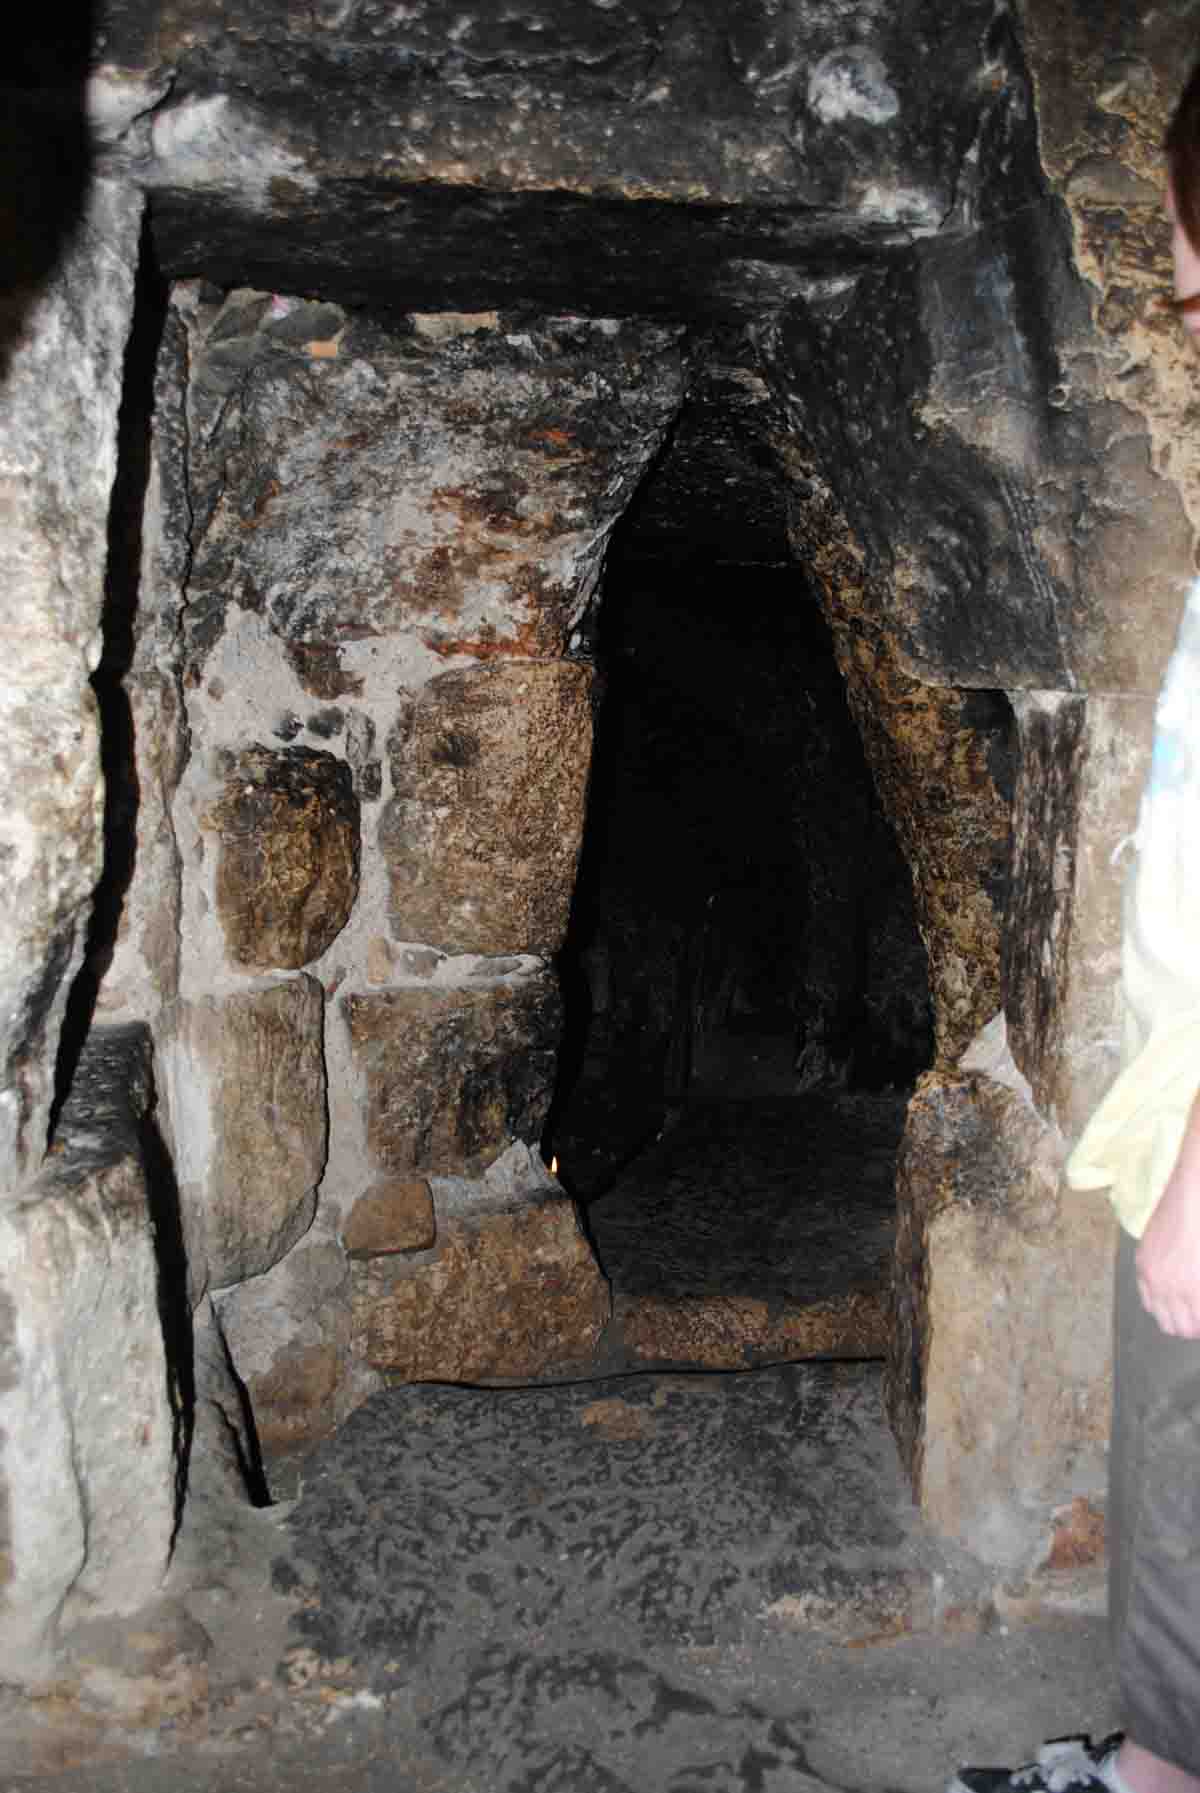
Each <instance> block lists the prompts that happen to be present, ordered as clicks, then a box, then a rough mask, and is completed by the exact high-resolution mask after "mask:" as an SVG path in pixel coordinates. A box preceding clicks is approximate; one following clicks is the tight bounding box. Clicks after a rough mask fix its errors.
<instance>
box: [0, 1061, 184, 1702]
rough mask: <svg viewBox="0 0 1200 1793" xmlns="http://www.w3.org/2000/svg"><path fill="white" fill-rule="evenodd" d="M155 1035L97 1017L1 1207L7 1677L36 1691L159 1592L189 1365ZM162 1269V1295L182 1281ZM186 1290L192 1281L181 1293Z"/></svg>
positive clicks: (0, 1464)
mask: <svg viewBox="0 0 1200 1793" xmlns="http://www.w3.org/2000/svg"><path fill="white" fill-rule="evenodd" d="M151 1093H152V1084H151V1078H150V1049H149V1036H148V1034H147V1033H146V1031H145V1030H144V1029H141V1028H111V1029H96V1030H95V1031H94V1032H93V1035H92V1037H91V1039H90V1040H89V1041H88V1044H87V1046H86V1047H85V1050H84V1052H83V1054H82V1056H81V1058H80V1061H79V1065H78V1067H77V1070H76V1076H75V1082H74V1087H73V1089H72V1093H71V1097H70V1099H69V1101H68V1102H67V1104H66V1106H65V1108H64V1111H63V1114H62V1117H61V1121H60V1126H59V1130H58V1141H57V1144H56V1148H55V1151H54V1153H53V1155H52V1156H51V1157H50V1159H49V1160H48V1162H47V1165H46V1167H45V1169H44V1170H43V1171H42V1173H41V1175H40V1177H39V1178H38V1180H37V1182H36V1183H35V1184H34V1185H33V1186H32V1187H31V1189H30V1190H29V1192H28V1194H29V1199H27V1200H26V1201H25V1202H24V1203H23V1204H22V1205H21V1206H19V1207H12V1208H8V1209H6V1210H4V1211H3V1213H0V1680H2V1681H4V1682H6V1683H9V1682H12V1683H17V1684H18V1685H25V1686H36V1685H38V1684H39V1683H40V1682H41V1681H43V1680H44V1679H45V1678H46V1677H47V1676H48V1675H49V1674H50V1673H51V1671H52V1669H53V1663H54V1656H55V1649H56V1646H57V1644H58V1642H59V1638H60V1634H61V1631H62V1629H63V1627H64V1626H66V1625H69V1623H70V1621H71V1619H72V1617H73V1616H76V1615H78V1616H80V1617H84V1616H96V1615H99V1614H101V1613H104V1612H109V1613H124V1612H131V1611H133V1610H134V1609H135V1608H136V1607H137V1606H139V1605H140V1604H142V1603H143V1602H144V1601H146V1600H149V1599H150V1598H152V1597H153V1596H154V1595H155V1593H156V1592H157V1591H158V1587H159V1583H160V1581H161V1579H162V1577H163V1575H164V1574H165V1572H166V1568H167V1562H168V1557H169V1554H170V1547H171V1537H172V1532H173V1528H174V1522H175V1489H176V1475H177V1470H178V1467H179V1465H178V1462H177V1456H176V1440H177V1423H178V1421H177V1413H176V1410H175V1406H174V1404H173V1391H174V1387H175V1382H174V1374H175V1370H176V1369H177V1368H178V1366H177V1365H173V1364H171V1363H169V1362H168V1356H167V1349H166V1345H165V1343H164V1334H163V1324H162V1320H161V1319H160V1315H159V1299H160V1273H159V1263H158V1260H157V1256H156V1249H155V1229H156V1223H157V1222H158V1221H159V1219H160V1216H159V1215H158V1214H157V1213H156V1212H155V1209H156V1205H157V1204H158V1203H160V1202H161V1200H162V1197H163V1191H161V1190H159V1189H157V1188H151V1187H150V1185H149V1182H148V1178H147V1172H146V1167H145V1164H144V1162H143V1159H142V1155H141V1149H140V1145H139V1126H140V1123H141V1117H142V1115H143V1114H144V1112H145V1110H146V1109H147V1107H148V1105H149V1103H150V1100H151ZM172 1289H173V1285H172V1281H171V1278H170V1277H169V1276H168V1275H167V1274H165V1267H164V1277H163V1293H164V1298H168V1299H169V1296H170V1294H171V1292H172ZM173 1292H174V1293H176V1294H178V1293H179V1291H178V1290H177V1289H176V1290H174V1291H173Z"/></svg>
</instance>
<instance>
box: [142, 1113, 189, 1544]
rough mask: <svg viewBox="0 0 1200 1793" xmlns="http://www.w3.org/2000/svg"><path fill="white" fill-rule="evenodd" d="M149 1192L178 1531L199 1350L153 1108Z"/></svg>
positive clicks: (146, 1154) (175, 1189)
mask: <svg viewBox="0 0 1200 1793" xmlns="http://www.w3.org/2000/svg"><path fill="white" fill-rule="evenodd" d="M140 1144H141V1149H142V1164H143V1167H144V1169H145V1174H146V1193H147V1197H148V1199H149V1204H150V1217H151V1220H152V1222H153V1225H154V1246H155V1255H156V1257H157V1259H158V1316H159V1321H160V1323H161V1325H162V1333H163V1345H164V1347H165V1350H166V1356H167V1378H168V1383H169V1387H170V1391H171V1406H172V1410H173V1413H174V1429H175V1535H176V1536H178V1532H179V1525H180V1521H181V1520H182V1517H183V1505H184V1500H185V1498H186V1495H187V1484H188V1468H189V1465H190V1462H191V1454H192V1437H193V1434H194V1432H195V1426H196V1354H195V1343H194V1338H193V1327H192V1304H191V1301H190V1300H189V1298H188V1273H187V1250H186V1248H185V1245H184V1237H183V1210H182V1207H181V1205H180V1200H179V1186H178V1184H177V1183H176V1181H175V1167H174V1165H173V1164H172V1162H171V1154H170V1153H169V1152H168V1150H167V1148H166V1145H165V1144H164V1142H163V1137H162V1134H161V1133H160V1132H159V1129H158V1123H157V1121H156V1120H155V1118H154V1114H153V1111H151V1112H150V1113H149V1114H147V1115H145V1116H143V1119H142V1122H141V1127H140Z"/></svg>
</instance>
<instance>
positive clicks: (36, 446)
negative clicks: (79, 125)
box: [0, 140, 143, 1202]
mask: <svg viewBox="0 0 1200 1793" xmlns="http://www.w3.org/2000/svg"><path fill="white" fill-rule="evenodd" d="M46 154H47V156H48V157H49V159H50V160H53V154H52V150H51V143H50V140H48V141H47V147H46ZM142 207H143V200H142V197H141V195H140V194H139V193H138V192H137V191H136V189H134V188H132V187H128V186H123V185H121V184H119V183H117V182H112V181H97V182H96V183H95V184H94V185H93V186H92V188H91V190H90V192H89V193H88V195H87V196H86V200H85V203H84V205H83V208H82V215H81V217H80V219H79V222H78V225H77V227H76V228H75V230H74V231H73V232H72V237H71V242H70V245H69V247H68V248H67V249H66V250H65V253H64V254H63V256H62V258H61V261H60V264H59V266H58V267H57V269H56V270H55V271H54V272H53V273H52V274H51V275H50V277H49V278H48V279H47V280H46V281H45V282H42V281H39V282H38V283H37V284H36V286H35V287H31V288H30V290H28V291H27V292H25V293H17V294H13V293H11V292H9V293H8V294H7V296H6V303H5V315H4V319H3V323H4V332H3V334H4V356H3V366H2V368H0V388H2V389H0V584H2V586H3V590H4V592H5V602H4V606H3V616H2V617H0V656H2V660H3V667H4V676H3V679H0V785H2V786H3V790H4V793H5V802H4V805H3V808H2V811H0V1202H6V1201H15V1200H20V1199H23V1198H24V1193H25V1191H24V1188H23V1179H24V1178H25V1176H26V1175H27V1174H31V1173H32V1172H33V1171H35V1170H36V1168H37V1165H38V1163H39V1161H40V1159H41V1154H42V1152H43V1150H44V1149H45V1142H46V1125H47V1118H48V1115H49V1110H50V1106H51V1102H52V1099H53V1090H54V1058H55V1049H56V1045H57V1039H58V1031H59V1026H60V1023H61V1018H62V1012H63V1007H64V1005H65V1003H66V999H67V992H68V989H69V986H70V982H71V977H72V974H73V972H74V970H75V968H76V966H77V965H78V962H79V957H80V954H81V951H82V945H83V938H82V937H83V930H84V928H85V926H86V921H87V906H88V903H89V900H90V898H91V894H92V890H93V887H94V885H95V882H96V879H97V877H98V875H99V871H100V861H101V853H102V839H101V821H102V815H103V790H102V782H101V776H100V759H99V742H98V732H97V723H96V705H95V699H94V697H93V694H92V691H91V688H90V686H89V683H88V679H89V675H90V673H91V671H92V669H93V667H94V666H95V664H96V660H97V658H98V656H99V648H100V615H101V604H102V598H103V590H104V565H105V554H106V533H107V522H108V508H109V498H110V493H111V488H112V480H113V472H114V469H115V465H116V438H117V413H118V407H119V405H120V400H121V372H122V355H123V351H124V347H125V339H126V336H127V334H128V330H129V320H130V316H131V313H132V308H133V272H134V267H135V265H136V261H137V245H138V231H139V227H140V223H141V215H142ZM39 222H40V224H42V225H44V221H39ZM18 320H19V325H20V327H19V329H17V328H15V327H14V326H15V325H16V323H17V322H18Z"/></svg>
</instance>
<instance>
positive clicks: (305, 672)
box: [284, 641, 363, 702]
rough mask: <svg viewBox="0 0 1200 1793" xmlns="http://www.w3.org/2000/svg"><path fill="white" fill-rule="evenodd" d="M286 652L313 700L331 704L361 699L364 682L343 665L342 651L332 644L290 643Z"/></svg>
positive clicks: (324, 642) (287, 644) (285, 648)
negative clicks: (349, 698) (353, 698)
mask: <svg viewBox="0 0 1200 1793" xmlns="http://www.w3.org/2000/svg"><path fill="white" fill-rule="evenodd" d="M284 651H285V653H286V654H287V657H288V660H289V662H290V664H291V667H292V671H293V672H294V673H295V675H296V677H297V678H298V679H299V681H300V683H301V684H302V685H303V686H304V689H305V690H306V691H307V692H308V693H309V695H310V696H311V697H320V698H324V699H325V700H326V701H327V702H329V701H333V700H335V699H337V698H339V697H357V696H358V695H359V694H360V692H361V691H362V688H363V681H362V679H361V678H359V677H358V676H357V674H355V673H352V672H346V671H345V669H344V668H343V666H342V650H341V648H340V647H339V646H338V645H337V643H336V642H330V641H288V642H285V643H284Z"/></svg>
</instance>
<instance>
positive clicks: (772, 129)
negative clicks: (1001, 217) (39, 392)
mask: <svg viewBox="0 0 1200 1793" xmlns="http://www.w3.org/2000/svg"><path fill="white" fill-rule="evenodd" d="M106 13H107V16H108V31H107V33H106V41H105V50H104V55H105V64H106V66H105V68H104V69H103V70H102V71H101V81H100V83H98V87H99V92H100V94H104V93H106V92H107V91H109V90H110V89H112V90H116V91H117V92H118V93H119V91H120V87H121V85H122V83H132V82H134V81H136V83H137V84H138V88H139V89H140V90H141V91H145V92H147V94H148V96H153V98H158V97H159V96H160V95H165V99H164V103H163V104H161V105H160V106H159V107H158V108H157V110H156V111H154V112H153V113H151V110H150V108H151V105H152V99H151V98H150V97H147V98H146V100H145V101H144V102H143V111H144V114H145V116H143V117H142V118H141V119H139V120H138V122H137V123H136V124H135V126H134V128H133V129H132V130H131V131H129V132H128V133H127V134H126V137H125V140H124V143H123V145H122V149H123V153H124V156H125V159H126V161H127V163H128V165H129V166H130V167H131V168H132V169H133V170H135V171H136V173H137V175H138V176H139V178H141V179H143V180H144V181H146V183H147V184H148V186H149V187H150V188H151V189H152V190H153V192H154V195H155V206H154V216H155V229H156V243H157V248H158V253H159V256H160V259H161V261H162V265H163V266H164V268H166V269H167V271H168V272H169V273H170V274H171V275H173V276H176V275H180V274H183V275H190V274H194V273H197V272H205V273H207V274H209V276H210V277H211V278H214V279H217V280H220V281H221V282H222V283H223V284H226V285H228V284H231V283H232V281H233V280H236V279H253V280H255V281H257V283H258V284H259V285H261V286H262V287H264V288H266V289H268V290H295V288H296V287H300V288H301V289H302V290H308V291H315V292H321V293H325V294H328V295H330V296H333V297H338V298H340V299H343V300H349V301H352V302H355V303H363V302H367V303H373V304H383V305H392V306H394V307H396V308H397V309H416V310H433V309H439V308H447V307H448V308H453V309H458V310H477V309H480V308H481V307H483V306H496V305H503V304H505V303H509V302H511V301H512V299H513V298H514V297H519V298H521V299H522V300H524V301H526V302H528V303H532V304H534V305H536V306H538V307H539V308H541V309H543V310H547V311H553V310H559V309H574V308H578V307H579V306H580V305H581V303H583V304H586V305H587V306H588V308H589V309H593V310H596V309H599V310H609V311H615V312H624V313H626V314H643V315H644V314H646V313H648V312H663V311H666V312H669V313H671V314H673V315H685V316H686V315H691V314H694V313H696V312H698V311H699V312H704V311H708V312H711V311H712V310H713V309H714V308H722V309H729V308H731V307H733V306H737V305H746V304H752V305H755V306H761V305H762V304H763V303H770V302H772V301H774V302H778V300H779V299H780V297H781V296H786V295H788V294H789V293H790V292H793V291H794V290H795V288H796V285H797V284H798V283H800V282H801V281H802V280H803V277H804V273H805V272H806V270H807V268H808V267H809V266H810V265H811V263H812V261H813V259H814V257H817V258H819V260H820V262H821V263H822V264H823V265H824V266H825V267H828V266H829V265H830V264H831V263H832V264H833V265H840V264H843V263H844V262H845V261H847V260H849V259H851V258H852V257H854V256H861V255H862V254H863V253H864V251H868V250H870V249H873V248H877V247H878V246H880V245H888V244H894V243H904V242H908V241H911V239H912V238H913V236H920V235H923V234H927V233H930V232H932V231H935V230H937V229H938V228H939V226H940V225H941V224H942V221H943V220H944V219H945V218H946V217H947V214H949V213H950V212H951V210H952V208H953V206H954V203H955V198H956V195H957V192H958V189H959V183H960V180H961V177H962V173H963V164H964V161H965V160H966V159H967V158H968V156H969V155H970V153H971V151H972V147H973V145H974V144H975V143H976V140H977V136H978V133H979V131H980V128H981V126H980V116H981V114H984V115H985V116H986V113H987V111H988V109H989V108H994V107H995V106H996V105H997V103H999V104H1000V105H1004V104H1005V103H1007V102H1008V95H1007V93H1006V92H1005V89H1004V86H1003V83H1002V82H999V81H997V80H996V79H995V74H994V59H995V45H994V40H995V37H996V36H997V34H998V33H997V28H996V25H995V13H994V8H993V6H992V4H991V0H964V3H963V4H961V5H959V6H957V7H956V8H954V9H953V10H952V11H947V9H946V8H945V7H944V6H940V5H938V4H935V3H934V0H905V4H904V5H902V6H900V7H896V8H883V7H877V6H872V7H870V8H868V9H866V10H862V9H860V10H859V11H858V12H857V13H855V14H854V15H852V16H851V17H848V15H847V14H846V13H845V11H844V9H842V8H840V7H830V6H828V5H825V4H820V3H817V0H812V3H809V0H802V3H801V4H799V5H796V6H794V7H789V8H787V9H785V10H778V9H774V8H769V7H751V8H745V7H743V8H738V9H736V11H735V12H734V13H732V14H731V12H730V10H729V8H728V7H727V6H725V5H723V4H721V0H693V3H692V4H689V5H688V6H687V7H684V8H679V7H674V6H670V5H666V6H664V5H662V4H660V3H659V0H619V3H618V4H615V5H605V6H595V5H592V4H585V3H582V0H561V3H560V0H556V3H555V4H553V5H551V4H541V5H538V6H534V7H529V8H525V9H523V10H522V11H521V12H520V13H515V14H512V15H511V16H510V15H509V14H506V13H504V12H497V10H496V8H495V7H493V6H478V5H474V6H467V7H465V8H464V7H462V6H458V5H451V4H449V0H420V3H419V4H417V5H415V6H410V7H408V8H407V9H406V10H405V12H404V13H403V14H402V15H390V14H386V13H383V12H381V11H379V10H378V9H377V8H375V7H374V6H371V5H367V6H363V7H354V8H349V9H347V8H343V7H338V8H335V9H331V10H329V11H328V12H322V13H320V14H318V15H316V16H315V18H314V19H313V20H311V21H310V20H307V19H306V21H305V25H304V29H303V30H300V29H298V27H297V23H296V17H295V14H294V11H293V9H292V8H291V7H290V5H289V3H288V0H260V4H258V5H257V6H256V8H255V10H254V12H253V14H252V15H250V16H248V18H247V20H246V21H245V22H243V21H241V20H237V21H234V22H232V23H231V22H230V21H229V20H228V19H226V18H224V17H222V19H221V21H220V23H219V24H218V22H217V21H216V19H215V18H214V16H213V14H212V13H211V11H210V9H209V7H208V6H207V5H205V4H204V0H187V3H186V4H184V5H182V6H180V7H178V8H176V9H175V10H174V11H173V12H172V14H171V16H170V18H169V19H162V20H160V19H157V18H155V19H154V20H153V22H151V20H150V18H149V17H148V16H147V14H146V10H145V7H144V4H142V3H141V0H109V5H108V6H107V8H106ZM989 77H990V78H989ZM997 92H999V101H997V98H996V95H997ZM98 97H99V96H98ZM289 279H290V281H291V287H290V289H289V285H288V281H289Z"/></svg>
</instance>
